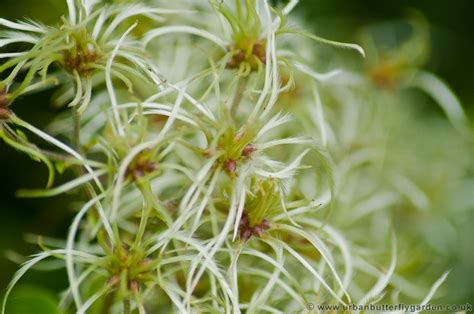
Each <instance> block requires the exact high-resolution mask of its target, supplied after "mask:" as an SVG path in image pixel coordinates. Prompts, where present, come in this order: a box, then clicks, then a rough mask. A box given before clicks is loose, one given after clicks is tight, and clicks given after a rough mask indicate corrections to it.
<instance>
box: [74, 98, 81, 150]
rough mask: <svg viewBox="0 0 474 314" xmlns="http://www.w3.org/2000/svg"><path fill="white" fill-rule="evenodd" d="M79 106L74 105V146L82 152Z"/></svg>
mask: <svg viewBox="0 0 474 314" xmlns="http://www.w3.org/2000/svg"><path fill="white" fill-rule="evenodd" d="M78 109H79V106H74V135H73V146H74V147H75V148H76V149H77V151H78V152H79V153H81V113H80V112H79V110H78Z"/></svg>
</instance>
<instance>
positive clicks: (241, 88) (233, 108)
mask: <svg viewBox="0 0 474 314" xmlns="http://www.w3.org/2000/svg"><path fill="white" fill-rule="evenodd" d="M247 81H248V78H247V77H239V79H238V82H237V91H236V92H235V95H234V99H233V100H232V104H231V105H230V114H231V115H232V117H235V115H236V114H237V111H238V109H239V105H240V103H241V101H242V98H243V96H244V92H245V87H246V86H247Z"/></svg>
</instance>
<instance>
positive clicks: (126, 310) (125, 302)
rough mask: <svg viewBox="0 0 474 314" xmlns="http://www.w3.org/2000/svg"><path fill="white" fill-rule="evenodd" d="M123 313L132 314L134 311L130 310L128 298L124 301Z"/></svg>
mask: <svg viewBox="0 0 474 314" xmlns="http://www.w3.org/2000/svg"><path fill="white" fill-rule="evenodd" d="M123 313H124V314H132V311H131V309H130V300H129V299H128V298H127V299H125V300H123Z"/></svg>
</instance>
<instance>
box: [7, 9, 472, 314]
mask: <svg viewBox="0 0 474 314" xmlns="http://www.w3.org/2000/svg"><path fill="white" fill-rule="evenodd" d="M202 1H205V0H202ZM64 2H65V1H63V0H0V17H2V18H7V19H13V20H15V19H22V18H24V17H33V18H34V19H36V20H39V21H42V22H44V23H53V24H54V23H56V21H57V20H58V18H59V17H60V16H61V15H63V13H64V12H65V5H64ZM274 2H279V1H274ZM408 9H415V10H417V11H418V12H420V13H421V14H422V15H423V16H424V17H425V18H426V19H427V20H428V22H429V24H430V37H431V38H430V39H431V53H430V58H429V61H428V63H427V64H426V67H425V68H426V69H427V70H429V71H431V72H433V73H436V74H437V75H438V76H440V77H442V78H443V79H444V80H445V81H446V82H448V83H449V85H450V87H451V88H452V90H453V91H454V92H455V93H456V94H457V95H458V96H459V98H460V99H461V101H462V103H463V105H464V108H465V110H466V112H467V114H468V116H469V117H470V119H471V121H472V120H473V116H474V58H473V56H474V21H473V20H474V19H473V16H472V12H474V1H473V0H451V1H433V0H417V1H414V0H387V1H379V0H301V4H300V5H299V7H298V9H297V10H296V14H297V15H300V16H301V17H302V18H303V19H304V20H305V21H306V23H307V25H308V26H309V27H311V28H313V31H315V32H317V34H319V35H322V36H324V37H327V38H331V39H336V40H341V41H356V42H357V36H358V32H357V30H359V29H361V28H362V27H365V26H368V25H373V24H377V23H382V22H389V21H398V20H401V19H403V18H405V17H406V13H407V10H408ZM363 62H364V61H363ZM53 92H54V91H44V92H41V93H39V94H35V95H33V96H28V97H24V98H22V99H21V100H19V101H18V102H16V103H15V104H14V110H15V112H16V114H17V115H19V116H20V117H22V118H24V119H25V120H27V121H31V122H32V123H33V124H34V125H36V126H38V127H43V126H46V125H47V124H48V123H49V122H50V121H51V120H52V118H53V117H54V116H55V115H56V114H57V113H58V110H57V109H55V108H53V107H52V106H51V105H50V97H51V94H52V93H53ZM423 110H426V115H439V114H440V110H439V108H438V107H436V106H427V107H423ZM440 144H442V143H440ZM467 151H468V150H467ZM471 156H472V155H471ZM471 160H472V159H471ZM426 162H429V160H427V161H426ZM453 162H455V161H454V160H453ZM473 162H474V161H473ZM472 168H473V167H471V169H472ZM45 175H46V170H45V167H44V166H42V165H41V164H39V163H37V162H35V161H33V160H31V159H30V158H29V157H27V156H25V155H24V154H21V153H18V152H16V151H14V150H13V149H11V148H9V147H7V146H6V145H5V144H4V143H2V142H0V291H4V289H5V287H6V285H7V283H8V281H9V280H10V279H11V277H12V275H13V273H14V271H15V270H17V269H18V265H17V264H15V263H14V262H13V261H12V259H15V260H18V261H21V258H20V256H21V255H29V254H33V253H34V252H36V251H37V245H36V244H34V243H35V242H37V240H38V238H37V237H35V236H34V235H38V234H40V235H43V236H49V237H57V238H64V236H65V233H66V231H67V226H68V225H69V223H70V220H71V217H72V215H73V211H72V210H71V208H69V207H68V206H67V203H68V200H69V196H61V197H55V198H50V199H32V200H28V199H19V198H16V197H15V192H16V191H17V190H18V189H20V188H28V187H38V186H42V185H43V184H44V181H45V179H44V178H45ZM467 175H470V176H471V177H473V175H474V174H472V173H471V174H467ZM470 187H472V188H473V190H472V191H471V192H469V193H471V195H474V184H473V185H470ZM471 201H472V202H471V204H470V207H471V209H470V214H468V215H467V216H465V217H468V218H467V219H468V221H467V222H466V221H465V222H464V224H463V225H462V227H460V228H461V229H462V228H464V229H462V230H457V231H458V232H459V234H461V235H462V240H461V241H459V239H458V241H455V242H454V243H449V246H452V247H454V248H456V247H462V248H460V249H457V250H456V249H453V250H452V252H451V253H450V255H449V256H448V257H446V258H445V259H444V262H445V264H446V267H447V268H450V269H452V270H453V271H452V276H450V278H449V279H448V281H447V284H446V285H447V287H448V289H446V291H447V292H446V293H445V295H444V296H443V297H442V301H444V302H449V303H458V304H461V303H466V302H470V303H471V304H474V271H473V269H474V241H472V240H474V231H473V229H474V210H473V207H474V197H473V199H471ZM440 232H442V231H440ZM439 236H440V238H443V235H442V234H440V235H439ZM30 242H31V243H30ZM13 252H14V253H13ZM17 253H18V254H19V255H18V254H17ZM7 257H9V258H7ZM433 280H434V278H433ZM21 286H22V288H20V289H18V290H17V291H18V292H17V298H18V300H21V298H22V297H24V296H25V295H26V296H27V295H28V294H31V293H32V292H34V293H36V294H37V295H41V297H42V298H43V301H45V302H52V301H53V300H54V295H55V293H57V292H58V291H61V290H62V289H64V288H65V287H66V286H67V283H66V276H65V273H63V272H62V271H53V272H39V271H32V272H29V273H28V274H27V275H26V277H25V278H24V280H22V284H21ZM1 294H2V293H0V295H1ZM22 294H23V295H22ZM25 300H26V299H25ZM51 313H53V312H51ZM40 314H41V313H40Z"/></svg>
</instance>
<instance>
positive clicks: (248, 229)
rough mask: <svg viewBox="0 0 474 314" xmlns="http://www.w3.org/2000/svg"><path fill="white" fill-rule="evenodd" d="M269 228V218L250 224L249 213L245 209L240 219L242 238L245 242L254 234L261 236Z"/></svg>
mask: <svg viewBox="0 0 474 314" xmlns="http://www.w3.org/2000/svg"><path fill="white" fill-rule="evenodd" d="M267 229H270V222H269V221H268V220H267V219H263V220H262V221H261V222H260V223H258V224H255V225H253V226H252V225H250V220H249V218H248V215H247V213H246V212H245V211H244V212H243V213H242V218H241V219H240V238H241V239H242V241H243V242H247V241H248V240H249V239H250V238H251V237H252V236H256V237H258V238H260V237H261V236H262V234H263V232H264V231H265V230H267Z"/></svg>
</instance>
